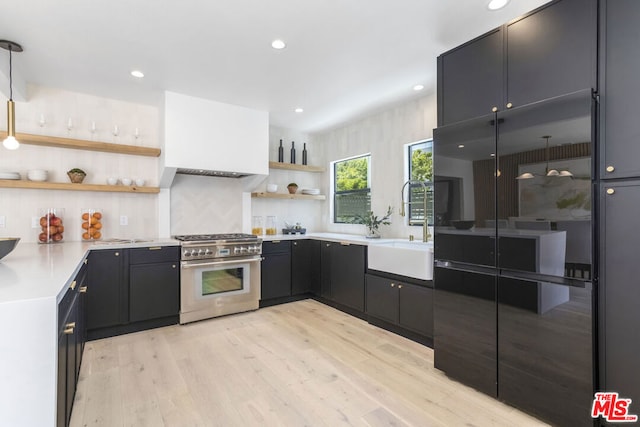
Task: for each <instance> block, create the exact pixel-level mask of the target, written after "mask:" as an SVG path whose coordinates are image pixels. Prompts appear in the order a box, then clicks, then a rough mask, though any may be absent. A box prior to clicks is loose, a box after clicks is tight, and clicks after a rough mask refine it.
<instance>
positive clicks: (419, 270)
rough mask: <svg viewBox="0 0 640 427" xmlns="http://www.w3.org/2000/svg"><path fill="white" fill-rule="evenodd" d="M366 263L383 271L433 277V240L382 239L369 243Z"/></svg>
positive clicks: (417, 277) (429, 278) (420, 277)
mask: <svg viewBox="0 0 640 427" xmlns="http://www.w3.org/2000/svg"><path fill="white" fill-rule="evenodd" d="M368 265H369V269H371V270H378V271H384V272H387V273H393V274H398V275H400V276H405V277H412V278H415V279H421V280H432V279H433V242H426V243H425V242H415V241H409V240H400V239H398V240H395V239H394V240H384V241H381V242H376V243H371V244H369V249H368Z"/></svg>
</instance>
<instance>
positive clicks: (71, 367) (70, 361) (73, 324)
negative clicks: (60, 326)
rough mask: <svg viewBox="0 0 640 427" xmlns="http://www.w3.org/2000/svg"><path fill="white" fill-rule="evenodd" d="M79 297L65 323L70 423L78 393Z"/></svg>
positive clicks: (67, 399) (67, 410) (67, 397)
mask: <svg viewBox="0 0 640 427" xmlns="http://www.w3.org/2000/svg"><path fill="white" fill-rule="evenodd" d="M78 301H79V300H78V298H76V299H75V301H74V303H73V305H72V308H71V311H70V312H69V317H68V318H67V322H68V323H67V325H65V331H64V332H63V333H64V334H66V337H67V385H66V389H67V392H66V395H67V396H66V421H67V424H66V425H69V422H70V421H71V409H72V408H73V398H74V396H75V394H76V381H77V375H78V371H77V370H76V369H77V368H78V363H79V361H78V362H76V357H77V350H76V347H77V346H78V344H79V342H80V331H79V329H78V327H77V325H78V308H79V306H78Z"/></svg>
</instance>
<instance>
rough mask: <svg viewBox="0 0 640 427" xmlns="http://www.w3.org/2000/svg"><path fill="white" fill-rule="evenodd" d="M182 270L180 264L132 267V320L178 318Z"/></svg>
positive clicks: (136, 265) (130, 268)
mask: <svg viewBox="0 0 640 427" xmlns="http://www.w3.org/2000/svg"><path fill="white" fill-rule="evenodd" d="M179 298H180V270H179V268H178V263H177V261H176V262H163V263H158V264H135V265H131V266H130V267H129V321H131V322H138V321H142V320H150V319H157V318H161V317H169V316H177V315H178V312H179V311H180V300H179Z"/></svg>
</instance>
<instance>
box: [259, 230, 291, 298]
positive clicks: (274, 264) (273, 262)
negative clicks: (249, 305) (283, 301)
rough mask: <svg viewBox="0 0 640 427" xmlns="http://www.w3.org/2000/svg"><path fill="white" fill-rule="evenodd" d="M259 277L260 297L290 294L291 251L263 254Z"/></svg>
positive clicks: (276, 296) (278, 296)
mask: <svg viewBox="0 0 640 427" xmlns="http://www.w3.org/2000/svg"><path fill="white" fill-rule="evenodd" d="M287 243H288V242H287ZM261 277H262V280H261V297H260V298H261V299H263V300H267V299H271V298H280V297H288V296H291V253H290V252H286V253H275V254H270V255H264V259H263V260H262V268H261Z"/></svg>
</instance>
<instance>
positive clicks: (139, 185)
mask: <svg viewBox="0 0 640 427" xmlns="http://www.w3.org/2000/svg"><path fill="white" fill-rule="evenodd" d="M145 182H146V181H145V180H144V179H142V178H138V179H136V185H137V186H138V187H143V186H144V184H145Z"/></svg>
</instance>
